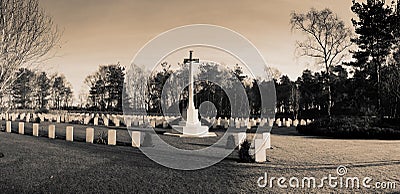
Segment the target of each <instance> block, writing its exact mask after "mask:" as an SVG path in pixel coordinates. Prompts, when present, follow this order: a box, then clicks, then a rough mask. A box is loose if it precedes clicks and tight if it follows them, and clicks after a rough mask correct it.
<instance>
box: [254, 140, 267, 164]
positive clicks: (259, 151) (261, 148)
mask: <svg viewBox="0 0 400 194" xmlns="http://www.w3.org/2000/svg"><path fill="white" fill-rule="evenodd" d="M254 149H255V160H256V162H260V163H261V162H265V161H267V153H266V150H265V145H264V140H263V139H256V140H255V142H254Z"/></svg>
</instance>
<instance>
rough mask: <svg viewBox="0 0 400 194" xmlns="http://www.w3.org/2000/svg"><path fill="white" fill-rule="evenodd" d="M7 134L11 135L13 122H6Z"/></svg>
mask: <svg viewBox="0 0 400 194" xmlns="http://www.w3.org/2000/svg"><path fill="white" fill-rule="evenodd" d="M6 132H7V133H11V121H7V122H6Z"/></svg>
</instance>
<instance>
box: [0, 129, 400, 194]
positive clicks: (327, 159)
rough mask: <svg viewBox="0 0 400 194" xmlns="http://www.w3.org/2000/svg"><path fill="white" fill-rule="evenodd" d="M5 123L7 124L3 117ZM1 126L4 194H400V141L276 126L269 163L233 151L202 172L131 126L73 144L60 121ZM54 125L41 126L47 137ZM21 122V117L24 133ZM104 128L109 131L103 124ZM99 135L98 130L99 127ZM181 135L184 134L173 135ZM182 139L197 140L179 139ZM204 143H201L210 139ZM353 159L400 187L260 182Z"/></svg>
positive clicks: (354, 167)
mask: <svg viewBox="0 0 400 194" xmlns="http://www.w3.org/2000/svg"><path fill="white" fill-rule="evenodd" d="M1 124H2V125H3V126H4V122H2V123H1ZM25 125H26V127H25V128H26V130H25V131H26V133H27V134H28V135H18V134H16V133H11V134H9V133H5V132H0V152H1V153H3V154H4V157H2V158H0V165H1V167H0V175H1V178H0V191H1V193H35V192H37V193H50V192H51V193H61V192H62V193H65V192H67V193H99V192H114V193H120V192H129V193H139V192H140V193H142V192H168V193H188V192H189V193H204V192H207V193H227V192H229V193H243V192H245V193H253V192H265V193H268V192H271V193H272V192H273V193H276V192H284V193H287V192H291V193H294V192H296V193H298V192H345V193H346V192H367V191H369V192H387V193H395V192H400V170H399V169H400V141H382V140H339V139H327V138H321V137H306V136H300V135H298V134H297V132H296V131H295V129H294V128H276V129H275V128H274V130H273V135H272V137H271V141H272V146H273V149H271V150H268V152H267V154H268V156H267V157H268V160H269V161H270V162H267V163H265V164H243V163H238V162H237V157H238V156H237V153H236V152H235V153H233V154H232V155H230V156H229V157H228V158H226V159H225V160H223V161H221V162H220V163H218V164H216V165H214V166H212V167H209V168H206V169H202V170H196V171H179V170H172V169H169V168H166V167H163V166H161V165H159V164H157V163H155V162H153V161H152V160H150V159H148V158H147V157H146V156H145V155H144V154H142V153H141V151H140V150H139V149H136V148H132V147H130V146H129V145H130V144H129V143H130V139H129V135H128V133H127V131H126V130H118V132H117V138H118V142H119V143H118V145H117V146H106V145H100V144H87V143H85V142H83V140H84V137H85V136H84V134H85V131H84V129H85V128H86V127H87V126H82V125H74V129H75V131H74V135H75V136H76V137H75V139H76V140H78V141H75V142H66V141H65V140H63V137H64V136H65V134H64V132H65V126H66V124H56V130H57V131H56V133H57V136H58V137H59V139H54V140H53V139H48V138H46V137H33V136H31V135H29V134H31V129H29V128H32V126H31V124H25ZM47 125H48V123H43V124H41V127H43V129H42V130H41V135H46V132H47V131H46V129H47V128H46V126H47ZM17 126H18V123H13V132H16V131H17V130H18V129H17ZM95 129H96V130H104V131H105V130H107V128H105V127H98V126H96V127H95ZM96 134H97V133H96ZM168 138H169V139H168V141H174V138H176V137H168ZM175 141H176V142H180V143H181V144H185V143H187V144H189V143H190V141H189V140H185V139H179V138H176V139H175ZM193 141H202V143H199V144H193V143H190V145H197V146H201V145H203V144H207V141H210V142H211V141H214V140H213V139H210V140H204V139H203V140H193ZM339 165H345V166H346V167H347V169H348V173H347V174H346V176H348V177H354V176H357V177H360V178H363V177H366V176H368V177H371V178H373V181H372V182H371V183H375V182H376V181H380V182H385V181H386V182H387V181H392V182H396V183H397V185H396V189H365V188H363V189H344V188H343V189H340V188H339V189H333V188H330V187H329V186H325V187H324V188H322V189H320V188H316V189H308V188H287V189H282V188H279V187H278V186H277V185H274V187H273V188H269V187H268V186H267V187H266V188H259V187H258V185H257V180H258V178H259V177H260V176H263V175H264V173H265V172H267V173H268V176H270V177H271V176H274V177H286V178H290V177H299V178H300V179H301V178H302V177H305V176H307V177H309V176H314V177H316V178H317V179H320V178H322V177H324V176H328V175H329V174H332V175H333V176H337V174H336V168H337V167H338V166H339Z"/></svg>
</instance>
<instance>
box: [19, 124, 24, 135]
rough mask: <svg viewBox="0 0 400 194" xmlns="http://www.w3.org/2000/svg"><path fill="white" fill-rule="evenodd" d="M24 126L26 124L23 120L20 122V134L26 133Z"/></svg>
mask: <svg viewBox="0 0 400 194" xmlns="http://www.w3.org/2000/svg"><path fill="white" fill-rule="evenodd" d="M24 128H25V124H24V123H23V122H19V124H18V133H19V134H22V135H23V134H24Z"/></svg>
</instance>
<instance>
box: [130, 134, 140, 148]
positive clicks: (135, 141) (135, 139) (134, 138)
mask: <svg viewBox="0 0 400 194" xmlns="http://www.w3.org/2000/svg"><path fill="white" fill-rule="evenodd" d="M140 136H141V135H140V131H132V147H136V148H138V147H140Z"/></svg>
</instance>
